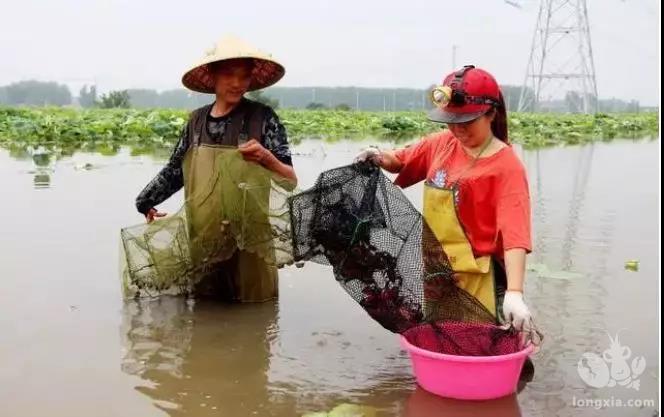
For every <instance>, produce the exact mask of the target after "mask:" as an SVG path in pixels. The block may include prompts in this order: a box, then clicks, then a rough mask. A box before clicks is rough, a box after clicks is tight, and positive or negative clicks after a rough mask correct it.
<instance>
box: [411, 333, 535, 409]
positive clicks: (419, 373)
mask: <svg viewBox="0 0 664 417" xmlns="http://www.w3.org/2000/svg"><path fill="white" fill-rule="evenodd" d="M401 345H402V346H403V347H404V349H406V350H407V351H408V353H409V354H410V359H411V361H412V364H413V373H414V374H415V379H417V383H418V384H419V385H420V386H421V387H422V388H424V389H425V390H427V391H429V392H431V393H433V394H436V395H439V396H441V397H446V398H456V399H459V400H490V399H494V398H500V397H504V396H506V395H510V394H512V393H514V392H515V391H516V387H517V383H518V382H519V376H520V374H521V368H523V364H524V362H525V361H526V358H527V357H528V355H530V354H531V353H532V351H533V349H534V347H533V346H532V345H528V346H526V347H525V348H524V349H523V350H521V351H519V352H515V353H510V354H507V355H500V356H457V355H447V354H444V353H436V352H431V351H428V350H425V349H420V348H418V347H417V346H414V345H412V344H410V343H409V342H408V340H406V338H405V337H403V336H402V337H401Z"/></svg>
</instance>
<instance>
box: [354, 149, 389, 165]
mask: <svg viewBox="0 0 664 417" xmlns="http://www.w3.org/2000/svg"><path fill="white" fill-rule="evenodd" d="M367 161H368V162H371V163H372V164H375V165H379V166H380V164H381V162H382V161H383V156H382V154H381V153H380V149H378V148H366V149H364V150H363V151H362V152H360V153H359V154H357V156H356V157H355V160H354V162H355V163H358V162H367Z"/></svg>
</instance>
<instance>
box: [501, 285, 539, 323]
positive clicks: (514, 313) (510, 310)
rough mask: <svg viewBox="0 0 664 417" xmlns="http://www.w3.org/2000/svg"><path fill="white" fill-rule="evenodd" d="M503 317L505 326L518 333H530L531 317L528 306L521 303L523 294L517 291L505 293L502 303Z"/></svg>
mask: <svg viewBox="0 0 664 417" xmlns="http://www.w3.org/2000/svg"><path fill="white" fill-rule="evenodd" d="M503 316H504V317H505V320H506V321H507V323H506V325H508V326H510V325H511V326H512V327H514V328H515V329H516V330H519V331H526V332H527V331H530V330H531V321H532V316H531V315H530V310H529V309H528V306H527V305H526V303H525V302H524V301H523V294H522V293H521V292H519V291H507V292H505V299H504V301H503Z"/></svg>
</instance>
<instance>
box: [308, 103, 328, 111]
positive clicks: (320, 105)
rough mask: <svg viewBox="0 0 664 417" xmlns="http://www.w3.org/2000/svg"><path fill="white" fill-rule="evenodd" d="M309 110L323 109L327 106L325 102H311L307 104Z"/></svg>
mask: <svg viewBox="0 0 664 417" xmlns="http://www.w3.org/2000/svg"><path fill="white" fill-rule="evenodd" d="M305 108H306V109H307V110H322V109H325V108H327V106H325V104H323V103H309V104H307V107H305Z"/></svg>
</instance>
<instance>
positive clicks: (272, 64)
mask: <svg viewBox="0 0 664 417" xmlns="http://www.w3.org/2000/svg"><path fill="white" fill-rule="evenodd" d="M232 59H251V60H253V61H254V69H253V71H252V73H251V84H249V88H248V89H247V91H254V90H261V89H263V88H267V87H269V86H271V85H274V84H276V83H277V82H278V81H279V80H281V78H283V76H284V74H285V73H286V70H285V68H284V67H283V65H281V64H280V63H278V62H276V61H273V60H270V59H265V58H262V57H255V56H236V57H230V58H225V59H211V60H209V61H207V62H202V63H199V65H197V66H195V67H194V68H192V69H190V70H189V71H187V72H186V73H185V74H184V75H183V76H182V84H184V86H185V87H187V88H188V89H190V90H192V91H196V92H198V93H205V94H214V92H215V91H214V88H215V79H214V76H213V74H212V73H211V72H210V66H209V65H210V64H212V63H214V62H224V61H229V60H232Z"/></svg>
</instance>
